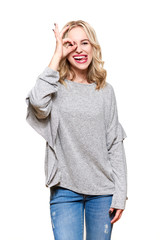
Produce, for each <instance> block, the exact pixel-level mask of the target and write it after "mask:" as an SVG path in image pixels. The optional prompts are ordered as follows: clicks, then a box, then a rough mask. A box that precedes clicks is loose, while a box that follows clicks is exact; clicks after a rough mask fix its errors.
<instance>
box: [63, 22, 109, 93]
mask: <svg viewBox="0 0 160 240" xmlns="http://www.w3.org/2000/svg"><path fill="white" fill-rule="evenodd" d="M67 25H69V28H68V30H67V31H66V32H65V33H64V35H63V39H64V38H67V37H68V33H69V31H70V30H71V29H72V28H74V27H77V26H80V27H82V28H83V30H84V31H85V33H86V35H87V37H88V39H89V41H90V44H91V46H92V48H93V58H92V61H91V63H90V65H89V66H88V69H87V80H88V82H89V83H93V82H94V83H96V89H97V90H99V89H100V88H103V87H105V86H106V84H107V82H106V77H107V71H106V70H105V69H104V68H103V65H104V61H102V53H101V47H100V45H99V42H98V40H97V36H96V32H95V30H94V29H93V28H92V27H91V26H90V25H89V24H88V23H87V22H85V21H82V20H77V21H70V22H68V23H66V24H65V26H64V27H63V29H64V28H65V27H66V26H67ZM58 71H59V76H60V78H59V82H60V83H62V84H63V85H65V86H66V83H65V81H64V80H65V78H67V77H68V76H71V81H73V79H74V77H75V73H74V71H73V70H72V69H71V67H70V62H69V61H68V59H67V57H65V58H64V59H61V61H60V63H59V67H58Z"/></svg>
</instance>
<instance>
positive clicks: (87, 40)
mask: <svg viewBox="0 0 160 240" xmlns="http://www.w3.org/2000/svg"><path fill="white" fill-rule="evenodd" d="M86 40H87V41H89V39H82V40H81V42H83V41H86ZM73 42H74V43H75V41H73Z"/></svg>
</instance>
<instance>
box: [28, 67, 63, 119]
mask: <svg viewBox="0 0 160 240" xmlns="http://www.w3.org/2000/svg"><path fill="white" fill-rule="evenodd" d="M58 80H59V72H58V71H55V70H53V69H51V68H50V67H48V66H47V67H46V68H45V69H44V71H43V72H42V73H41V74H40V75H39V76H38V78H37V81H36V83H35V86H34V87H33V88H32V89H31V91H30V92H29V93H28V96H27V98H26V102H27V104H28V105H29V104H31V105H32V107H33V109H34V114H35V116H36V117H37V118H38V119H45V118H46V117H48V115H49V113H50V111H51V108H52V97H53V96H54V93H55V92H57V90H58V84H57V82H58Z"/></svg>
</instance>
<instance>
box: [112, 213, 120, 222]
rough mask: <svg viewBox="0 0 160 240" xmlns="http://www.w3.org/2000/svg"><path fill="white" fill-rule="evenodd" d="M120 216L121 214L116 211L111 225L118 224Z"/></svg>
mask: <svg viewBox="0 0 160 240" xmlns="http://www.w3.org/2000/svg"><path fill="white" fill-rule="evenodd" d="M119 215H120V213H119V212H118V211H116V214H115V216H114V218H113V219H112V221H111V223H115V222H117V221H118V219H119Z"/></svg>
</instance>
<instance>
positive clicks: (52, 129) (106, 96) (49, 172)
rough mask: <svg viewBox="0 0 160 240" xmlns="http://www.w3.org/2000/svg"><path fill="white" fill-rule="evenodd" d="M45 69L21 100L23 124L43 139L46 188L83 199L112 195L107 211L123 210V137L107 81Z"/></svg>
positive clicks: (125, 173) (124, 163)
mask: <svg viewBox="0 0 160 240" xmlns="http://www.w3.org/2000/svg"><path fill="white" fill-rule="evenodd" d="M65 82H66V84H67V87H66V86H64V85H63V84H61V83H60V82H59V72H58V71H55V70H53V69H51V68H50V67H48V66H47V67H46V68H45V69H44V71H43V72H42V73H41V74H40V75H39V76H38V78H37V81H36V83H35V86H34V87H33V88H32V89H31V90H30V92H29V93H28V95H27V97H26V103H27V116H26V120H27V122H28V123H29V124H30V125H31V126H32V127H33V128H34V129H35V130H36V132H38V133H39V134H40V135H41V136H42V137H43V138H44V139H45V140H46V152H45V164H44V167H45V185H46V187H55V186H61V187H65V188H67V189H70V190H72V191H75V192H78V193H82V194H86V195H108V194H113V198H112V204H111V207H112V208H117V209H125V205H126V200H127V199H128V198H127V164H126V156H125V150H124V145H123V140H124V138H126V137H127V136H126V133H125V131H124V129H123V127H122V125H121V123H120V122H119V120H118V110H117V103H116V97H115V93H114V89H113V87H112V85H111V84H110V83H108V82H107V85H106V86H105V87H104V88H101V89H100V90H95V87H96V83H91V84H84V83H78V82H73V81H71V80H68V79H65Z"/></svg>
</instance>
